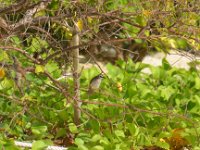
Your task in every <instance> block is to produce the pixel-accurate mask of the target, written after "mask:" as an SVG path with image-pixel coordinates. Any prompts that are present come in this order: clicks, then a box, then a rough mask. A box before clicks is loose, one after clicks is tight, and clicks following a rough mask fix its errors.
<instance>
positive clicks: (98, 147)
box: [91, 145, 104, 150]
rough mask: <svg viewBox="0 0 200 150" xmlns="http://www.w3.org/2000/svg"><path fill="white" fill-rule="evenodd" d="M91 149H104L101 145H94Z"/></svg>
mask: <svg viewBox="0 0 200 150" xmlns="http://www.w3.org/2000/svg"><path fill="white" fill-rule="evenodd" d="M91 150H104V147H102V146H100V145H96V146H94V147H92V148H91Z"/></svg>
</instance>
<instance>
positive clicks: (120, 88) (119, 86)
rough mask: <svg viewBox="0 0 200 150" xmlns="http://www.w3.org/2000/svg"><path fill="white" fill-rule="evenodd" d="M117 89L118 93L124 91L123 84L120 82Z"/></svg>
mask: <svg viewBox="0 0 200 150" xmlns="http://www.w3.org/2000/svg"><path fill="white" fill-rule="evenodd" d="M117 89H118V91H120V92H121V91H122V84H121V83H120V82H117Z"/></svg>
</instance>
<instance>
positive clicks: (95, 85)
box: [88, 73, 104, 94]
mask: <svg viewBox="0 0 200 150" xmlns="http://www.w3.org/2000/svg"><path fill="white" fill-rule="evenodd" d="M103 78H104V76H103V74H102V73H100V74H98V75H97V76H95V77H93V78H92V79H91V80H90V84H89V89H88V94H91V93H93V92H94V91H96V90H98V89H99V86H100V84H101V81H102V79H103Z"/></svg>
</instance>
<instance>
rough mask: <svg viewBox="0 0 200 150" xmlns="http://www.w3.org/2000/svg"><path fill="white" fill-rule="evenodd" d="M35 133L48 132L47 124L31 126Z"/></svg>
mask: <svg viewBox="0 0 200 150" xmlns="http://www.w3.org/2000/svg"><path fill="white" fill-rule="evenodd" d="M31 131H32V132H33V134H36V135H39V134H44V133H46V132H47V126H33V127H31Z"/></svg>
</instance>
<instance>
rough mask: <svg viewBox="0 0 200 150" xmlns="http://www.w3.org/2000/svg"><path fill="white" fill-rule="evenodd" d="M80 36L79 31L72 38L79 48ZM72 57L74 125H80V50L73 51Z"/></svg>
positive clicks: (74, 44) (73, 43)
mask: <svg viewBox="0 0 200 150" xmlns="http://www.w3.org/2000/svg"><path fill="white" fill-rule="evenodd" d="M79 39H80V38H79V34H78V30H76V32H75V33H74V36H73V38H72V45H73V46H77V45H79ZM72 57H73V68H72V71H73V78H74V123H75V124H76V125H79V124H80V117H81V109H80V107H81V104H82V103H81V102H80V80H79V73H78V71H79V48H75V49H74V50H72Z"/></svg>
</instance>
